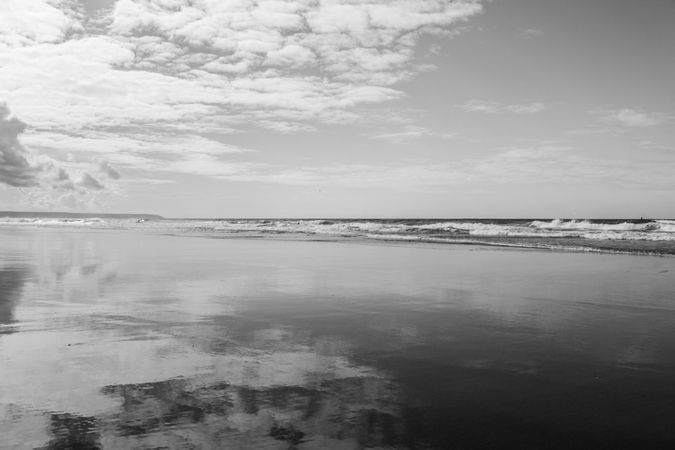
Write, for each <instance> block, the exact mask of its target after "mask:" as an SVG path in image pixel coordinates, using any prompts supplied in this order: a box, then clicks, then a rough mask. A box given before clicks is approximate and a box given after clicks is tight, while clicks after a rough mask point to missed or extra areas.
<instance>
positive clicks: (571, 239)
mask: <svg viewBox="0 0 675 450" xmlns="http://www.w3.org/2000/svg"><path fill="white" fill-rule="evenodd" d="M0 227H46V228H92V229H126V230H139V231H146V232H158V233H170V234H185V233H187V234H194V233H198V234H207V235H214V236H222V237H227V236H263V237H264V236H269V235H290V234H296V235H309V236H321V237H344V238H367V239H380V240H382V239H385V240H394V239H396V240H408V241H419V242H454V243H460V241H462V242H468V241H472V240H475V241H477V242H480V243H483V244H489V245H509V246H527V247H537V248H538V247H545V248H556V247H559V246H561V245H563V246H567V247H570V246H571V247H579V248H581V247H583V248H600V247H607V246H608V245H610V244H602V243H603V242H605V243H610V242H615V243H616V244H611V245H613V246H615V247H617V248H618V246H621V248H624V249H628V250H629V251H630V249H635V251H637V250H638V249H640V250H641V251H642V250H644V249H645V248H646V247H649V248H650V251H651V250H653V251H656V252H660V251H661V248H660V247H659V246H661V247H662V248H664V249H665V250H664V252H666V253H675V220H666V219H660V220H648V221H644V220H640V221H630V220H623V221H621V220H612V221H598V220H562V219H554V220H532V219H529V220H507V219H503V220H498V219H495V220H480V219H456V220H429V219H426V220H421V219H415V220H411V219H398V220H378V219H367V220H366V219H316V220H310V219H222V220H218V219H147V220H146V219H130V218H124V219H117V218H101V217H88V218H53V217H50V218H34V217H30V218H29V217H7V218H0ZM621 242H623V243H621ZM631 242H632V243H633V244H630V243H631ZM640 242H644V243H645V244H640ZM650 242H651V243H652V244H649V245H647V244H646V243H650ZM655 246H656V247H655Z"/></svg>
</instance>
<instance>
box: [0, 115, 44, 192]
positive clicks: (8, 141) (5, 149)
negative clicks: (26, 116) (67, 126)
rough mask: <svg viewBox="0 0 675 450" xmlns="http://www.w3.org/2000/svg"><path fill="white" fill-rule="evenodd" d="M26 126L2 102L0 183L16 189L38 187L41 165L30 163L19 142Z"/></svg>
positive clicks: (0, 117)
mask: <svg viewBox="0 0 675 450" xmlns="http://www.w3.org/2000/svg"><path fill="white" fill-rule="evenodd" d="M25 129H26V124H25V123H23V122H21V121H20V120H19V119H17V118H16V117H12V116H11V114H10V111H9V108H8V107H7V105H6V104H5V103H1V102H0V183H4V184H8V185H10V186H14V187H30V186H36V185H37V184H39V182H38V174H39V173H40V171H41V170H42V168H41V167H40V166H39V165H36V164H34V163H32V162H30V161H29V159H28V158H29V155H28V152H27V151H26V149H25V148H24V147H23V145H21V143H20V142H19V135H20V134H21V133H23V131H24V130H25Z"/></svg>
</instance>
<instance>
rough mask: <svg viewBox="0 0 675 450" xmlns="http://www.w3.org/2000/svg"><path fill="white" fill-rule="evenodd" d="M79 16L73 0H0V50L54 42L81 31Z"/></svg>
mask: <svg viewBox="0 0 675 450" xmlns="http://www.w3.org/2000/svg"><path fill="white" fill-rule="evenodd" d="M81 18H82V13H81V10H80V7H79V5H78V3H77V2H76V1H73V0H31V1H26V0H3V1H2V2H0V47H2V46H8V47H14V46H24V45H32V44H37V43H55V42H60V41H62V40H64V39H65V37H66V35H67V34H68V33H69V32H77V31H81V30H82V25H81V23H80V20H81Z"/></svg>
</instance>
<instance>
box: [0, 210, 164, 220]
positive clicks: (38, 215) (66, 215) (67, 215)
mask: <svg viewBox="0 0 675 450" xmlns="http://www.w3.org/2000/svg"><path fill="white" fill-rule="evenodd" d="M0 217H26V218H35V219H49V218H59V219H86V218H92V217H98V218H101V219H144V220H161V219H164V217H162V216H159V215H157V214H107V213H74V212H33V211H0Z"/></svg>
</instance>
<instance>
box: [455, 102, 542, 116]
mask: <svg viewBox="0 0 675 450" xmlns="http://www.w3.org/2000/svg"><path fill="white" fill-rule="evenodd" d="M457 108H459V109H461V110H463V111H467V112H476V113H485V114H505V113H512V114H537V113H539V112H542V111H544V110H545V109H546V105H545V104H543V103H541V102H533V103H515V104H507V103H501V102H494V101H486V100H469V101H467V102H465V103H463V104H461V105H457Z"/></svg>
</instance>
